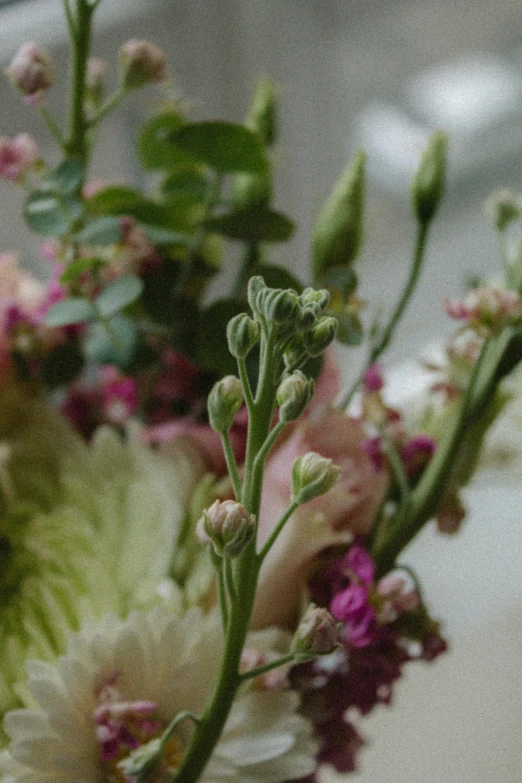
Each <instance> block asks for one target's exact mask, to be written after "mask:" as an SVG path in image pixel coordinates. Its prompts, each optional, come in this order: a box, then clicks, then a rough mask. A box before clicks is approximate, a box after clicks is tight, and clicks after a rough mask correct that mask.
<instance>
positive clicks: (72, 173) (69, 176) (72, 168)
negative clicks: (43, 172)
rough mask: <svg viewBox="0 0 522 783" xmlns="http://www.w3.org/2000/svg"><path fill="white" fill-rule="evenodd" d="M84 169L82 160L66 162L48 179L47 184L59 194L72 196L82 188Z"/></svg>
mask: <svg viewBox="0 0 522 783" xmlns="http://www.w3.org/2000/svg"><path fill="white" fill-rule="evenodd" d="M83 175H84V168H83V165H82V163H81V161H80V160H75V159H71V160H64V161H63V162H62V163H60V165H59V166H58V167H57V168H56V169H55V170H54V171H53V173H52V174H51V176H50V177H48V179H47V184H48V185H49V186H50V187H52V188H53V189H54V190H56V191H58V192H59V193H67V194H68V195H72V194H73V193H76V191H77V190H78V189H79V188H80V187H81V184H82V181H83Z"/></svg>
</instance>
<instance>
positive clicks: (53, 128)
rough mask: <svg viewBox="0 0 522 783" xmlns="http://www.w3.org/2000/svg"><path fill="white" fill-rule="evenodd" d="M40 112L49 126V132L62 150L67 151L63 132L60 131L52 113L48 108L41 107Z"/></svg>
mask: <svg viewBox="0 0 522 783" xmlns="http://www.w3.org/2000/svg"><path fill="white" fill-rule="evenodd" d="M38 111H39V112H40V116H41V118H42V119H43V121H44V122H45V124H46V125H47V127H48V129H49V132H50V133H51V136H52V137H53V139H54V140H55V142H56V143H57V144H58V146H59V147H60V149H61V150H64V149H65V139H64V138H63V136H62V131H61V130H60V127H59V125H58V123H57V122H56V120H55V119H54V117H53V116H52V114H51V113H50V111H49V109H48V108H47V106H39V107H38Z"/></svg>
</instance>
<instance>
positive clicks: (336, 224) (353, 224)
mask: <svg viewBox="0 0 522 783" xmlns="http://www.w3.org/2000/svg"><path fill="white" fill-rule="evenodd" d="M365 160H366V155H365V153H364V152H363V151H360V152H358V153H357V155H356V156H355V157H354V158H353V160H351V161H350V163H349V164H348V166H347V168H346V169H345V171H344V172H343V174H342V176H341V178H340V180H339V181H338V183H337V185H336V186H335V188H334V190H333V192H332V194H331V195H330V197H329V198H328V200H327V201H326V203H325V205H324V206H323V208H322V210H321V212H320V213H319V217H318V218H317V220H316V223H315V228H314V234H313V244H312V274H313V277H314V279H315V280H317V279H320V278H321V277H322V276H323V275H324V274H325V273H326V272H328V271H329V270H330V269H333V268H335V267H346V266H349V265H350V264H352V263H353V262H354V261H355V258H356V256H357V253H358V252H359V248H360V245H361V239H362V228H363V210H364V163H365Z"/></svg>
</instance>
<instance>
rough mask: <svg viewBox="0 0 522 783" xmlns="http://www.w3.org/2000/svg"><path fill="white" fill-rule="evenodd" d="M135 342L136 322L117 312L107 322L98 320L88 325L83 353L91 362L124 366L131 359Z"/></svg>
mask: <svg viewBox="0 0 522 783" xmlns="http://www.w3.org/2000/svg"><path fill="white" fill-rule="evenodd" d="M137 343H138V327H137V325H136V323H135V322H134V321H133V320H132V319H131V318H128V317H127V316H125V315H122V314H121V313H118V314H117V315H115V316H113V317H112V318H111V319H110V320H109V321H108V322H107V323H102V322H100V321H98V322H96V323H93V324H91V325H90V326H89V328H88V331H87V335H86V338H85V343H84V349H85V355H86V357H87V359H88V360H89V361H91V362H97V363H99V364H117V365H118V366H119V367H126V366H127V365H128V364H130V362H131V361H132V358H133V356H134V352H135V350H136V347H137Z"/></svg>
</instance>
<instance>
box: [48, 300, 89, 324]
mask: <svg viewBox="0 0 522 783" xmlns="http://www.w3.org/2000/svg"><path fill="white" fill-rule="evenodd" d="M95 316H96V311H95V309H94V307H93V305H92V303H91V302H89V300H88V299H83V298H82V297H80V296H70V297H69V298H68V299H62V301H61V302H56V304H54V305H52V306H51V307H50V308H49V309H48V310H47V312H46V314H45V323H46V324H47V326H69V325H70V324H81V323H85V322H86V321H92V320H93V319H94V318H95Z"/></svg>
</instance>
